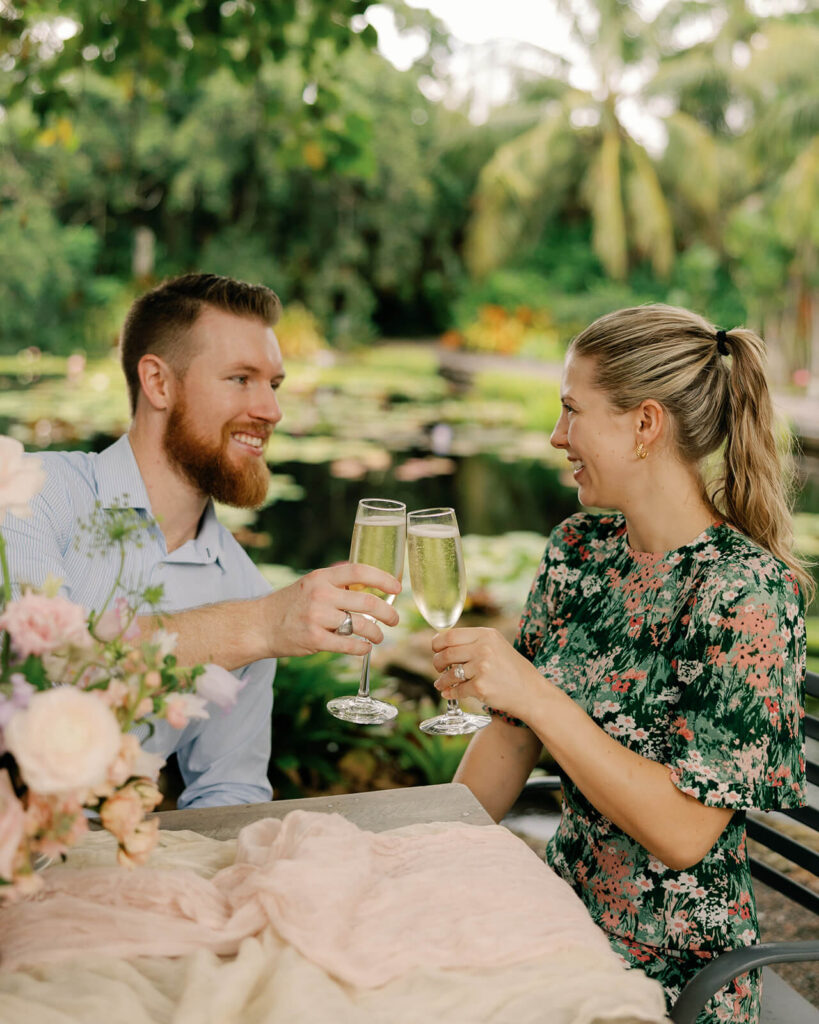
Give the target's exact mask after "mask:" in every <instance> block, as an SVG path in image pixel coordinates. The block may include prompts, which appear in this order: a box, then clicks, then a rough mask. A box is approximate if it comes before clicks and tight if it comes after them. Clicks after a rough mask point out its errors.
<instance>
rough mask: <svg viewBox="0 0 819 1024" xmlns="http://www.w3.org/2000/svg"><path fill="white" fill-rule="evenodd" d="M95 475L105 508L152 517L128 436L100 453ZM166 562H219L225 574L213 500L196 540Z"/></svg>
mask: <svg viewBox="0 0 819 1024" xmlns="http://www.w3.org/2000/svg"><path fill="white" fill-rule="evenodd" d="M96 475H97V496H98V497H99V501H100V504H101V505H102V507H103V508H107V509H111V508H119V507H121V506H122V505H123V504H124V505H126V507H128V508H133V509H136V510H137V511H143V512H145V513H146V514H147V515H148V516H151V517H152V516H153V510H152V509H151V502H150V499H149V497H148V491H147V488H146V487H145V481H144V480H143V479H142V474H141V473H140V471H139V466H138V465H137V461H136V457H135V456H134V451H133V448H132V447H131V441H130V438H129V437H128V435H127V434H123V435H122V437H121V438H119V440H118V441H115V442H114V443H113V444H112V445H110V446H109V447H108V448H106V449H105V450H104V451H102V452H100V453H99V455H98V456H97V461H96ZM157 532H158V533H161V531H157ZM163 542H164V538H163ZM163 561H165V562H176V563H187V564H197V565H209V564H212V563H214V562H216V563H218V565H219V567H220V568H221V569H222V570H223V571H224V568H225V565H224V549H223V545H222V530H221V526H220V523H219V520H218V519H217V518H216V511H215V510H214V507H213V501H212V500H211V501H208V504H207V506H206V507H205V511H204V514H203V515H202V519H201V520H200V522H199V530H198V531H197V534H196V536H195V537H194V538H193V539H192V540H189V541H186V542H185V543H184V544H183V545H182V546H181V547H179V548H177V549H176V550H175V551H171V552H170V554H166V555H165V558H164V559H163Z"/></svg>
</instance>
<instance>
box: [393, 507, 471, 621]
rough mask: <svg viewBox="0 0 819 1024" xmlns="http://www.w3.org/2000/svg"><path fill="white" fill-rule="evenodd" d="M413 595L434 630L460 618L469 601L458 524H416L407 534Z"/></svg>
mask: <svg viewBox="0 0 819 1024" xmlns="http://www.w3.org/2000/svg"><path fill="white" fill-rule="evenodd" d="M407 539H408V548H409V569H410V580H411V581H412V594H413V597H414V598H415V603H416V604H417V605H418V610H419V611H420V612H421V614H422V615H423V616H424V618H425V619H426V620H427V622H428V623H429V624H430V626H432V627H433V628H434V629H448V628H449V627H450V626H454V625H455V623H456V622H457V621H458V619H459V618H460V615H461V611H462V610H463V606H464V601H465V600H466V572H465V570H464V561H463V554H462V552H461V536H460V534H459V532H458V527H457V526H453V525H450V524H444V525H441V524H437V523H424V524H412V525H411V526H410V528H409V532H408V534H407Z"/></svg>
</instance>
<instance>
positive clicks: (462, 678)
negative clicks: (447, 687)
mask: <svg viewBox="0 0 819 1024" xmlns="http://www.w3.org/2000/svg"><path fill="white" fill-rule="evenodd" d="M452 671H453V672H454V673H455V679H456V680H457V681H458V682H459V683H465V682H466V673H465V672H464V667H463V665H456V666H455V667H454V668H453V670H452Z"/></svg>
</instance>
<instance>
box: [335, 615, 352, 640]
mask: <svg viewBox="0 0 819 1024" xmlns="http://www.w3.org/2000/svg"><path fill="white" fill-rule="evenodd" d="M352 632H353V617H352V615H351V614H350V612H345V613H344V618H343V619H342V620H341V625H340V626H339V627H338V628H337V629H336V633H338V635H339V636H352Z"/></svg>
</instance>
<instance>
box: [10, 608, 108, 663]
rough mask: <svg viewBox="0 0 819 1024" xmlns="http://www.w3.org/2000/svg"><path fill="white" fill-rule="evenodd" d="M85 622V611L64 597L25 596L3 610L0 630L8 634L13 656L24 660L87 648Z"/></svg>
mask: <svg viewBox="0 0 819 1024" xmlns="http://www.w3.org/2000/svg"><path fill="white" fill-rule="evenodd" d="M85 619H86V615H85V610H84V609H83V608H81V607H80V606H79V605H77V604H73V603H72V602H71V601H69V600H68V599H67V598H65V597H61V596H59V595H58V596H57V597H46V596H45V595H43V594H34V593H28V594H23V596H22V597H21V598H18V600H16V601H12V602H11V603H10V604H8V605H7V606H6V610H5V611H4V612H3V614H2V615H0V629H5V630H7V631H8V634H9V636H10V637H11V643H12V646H13V647H14V650H15V651H16V652H17V654H18V655H19V656H20V657H21V658H27V657H28V656H29V654H37V655H43V654H50V653H51V652H52V651H58V650H60V649H62V648H65V647H87V646H88V645H89V644H90V643H91V635H90V634H89V632H88V627H87V625H86V621H85Z"/></svg>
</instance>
